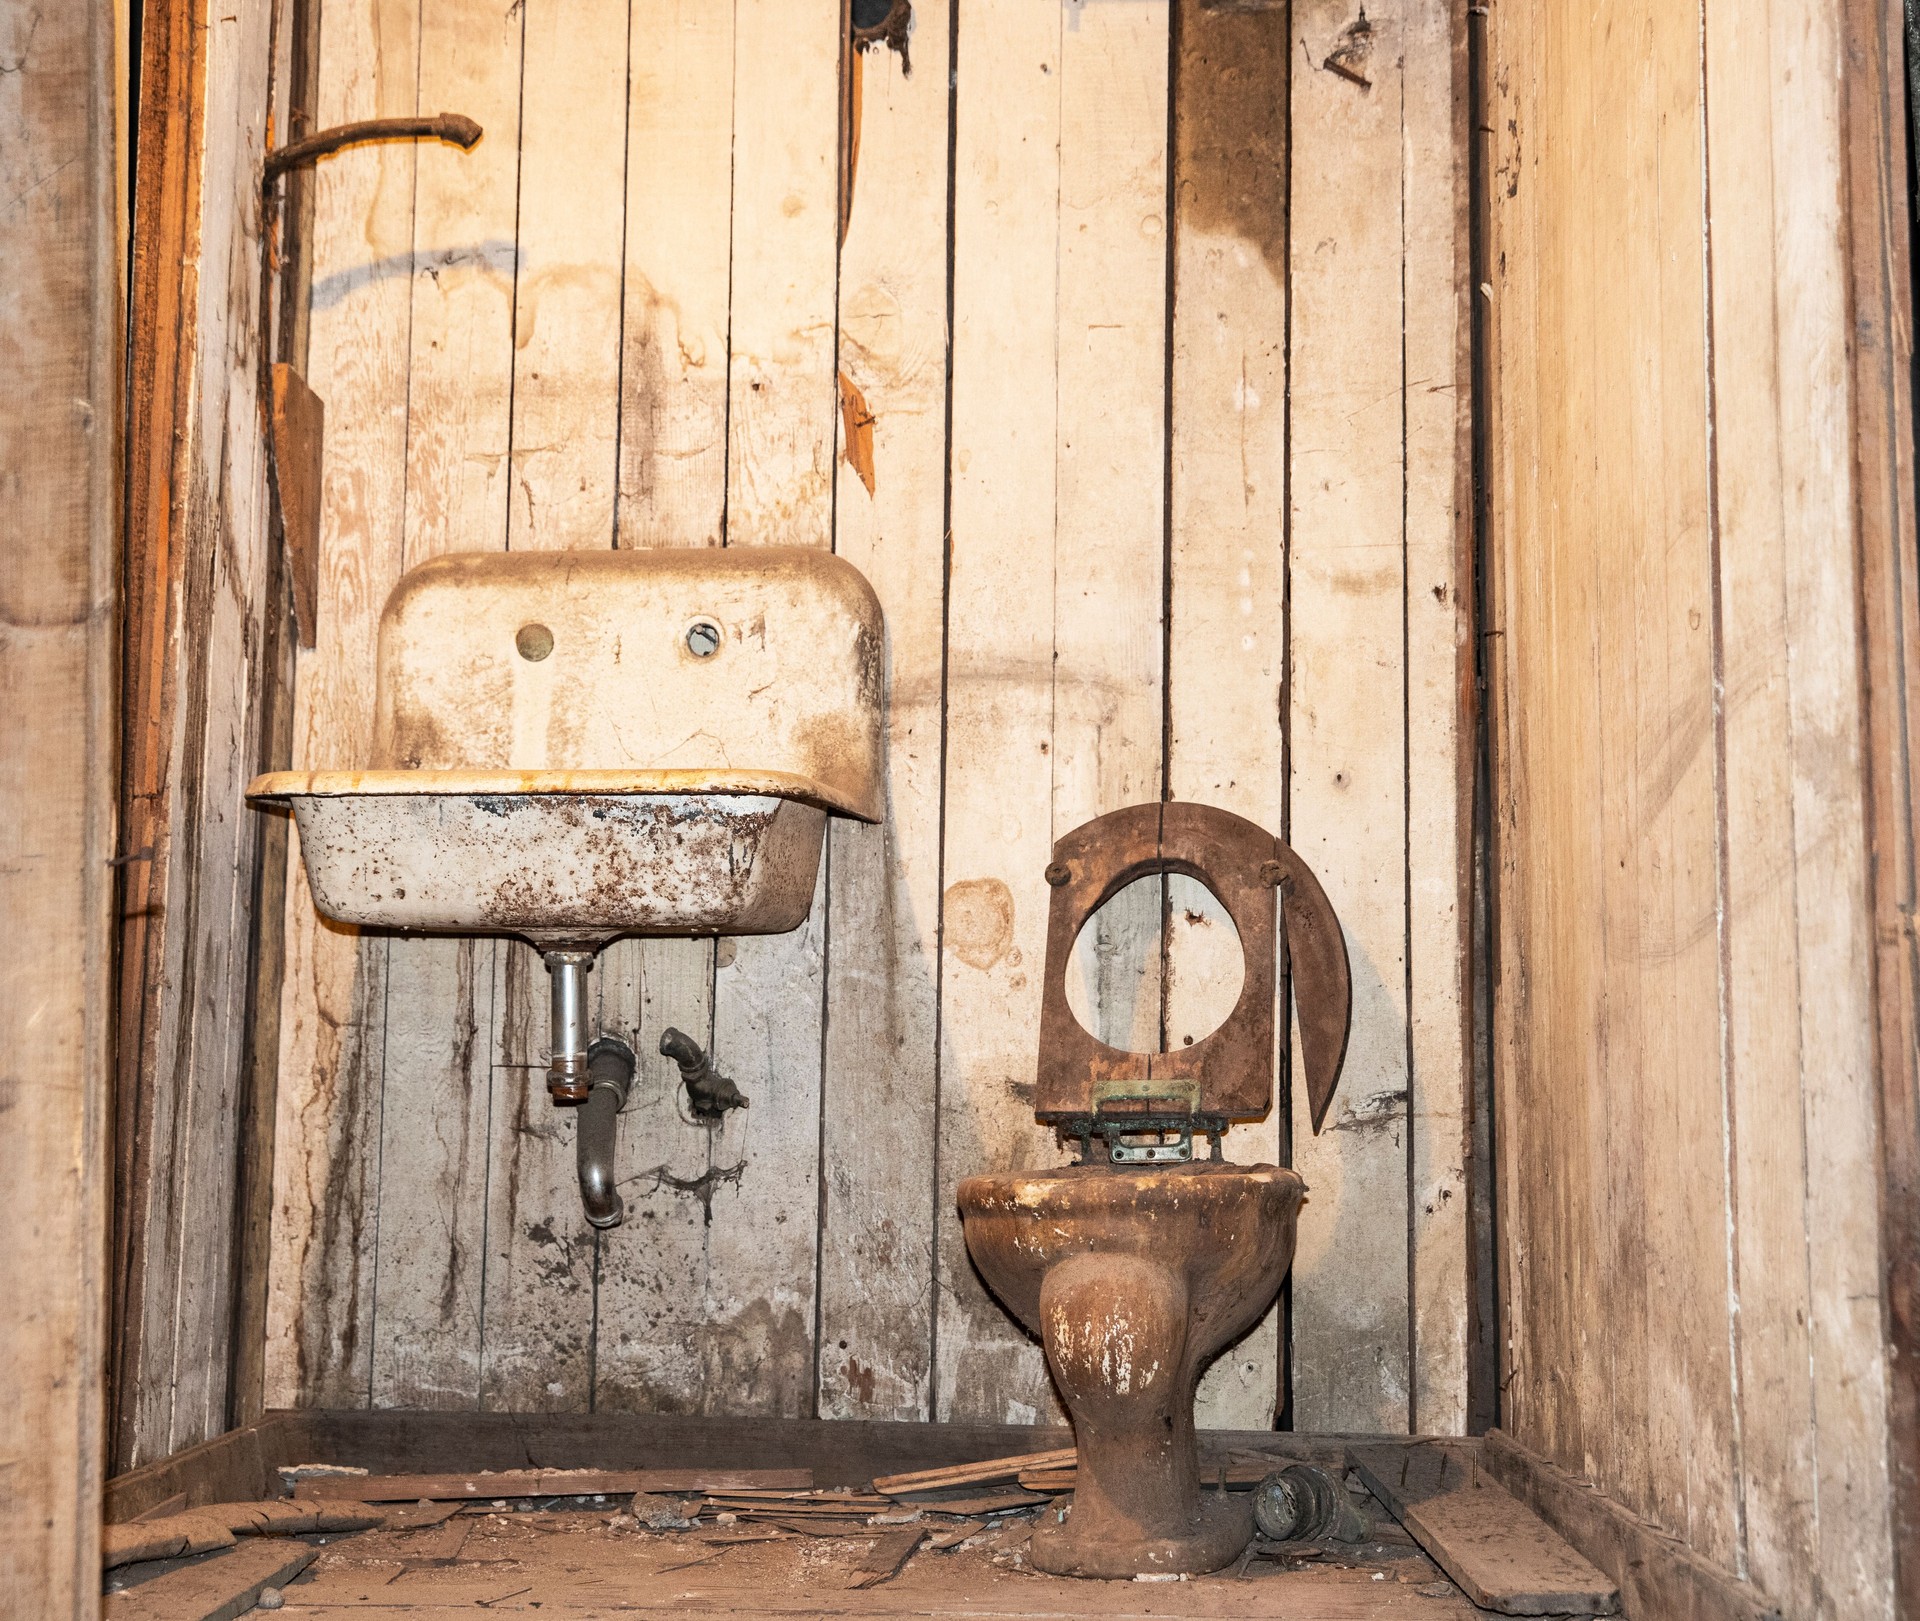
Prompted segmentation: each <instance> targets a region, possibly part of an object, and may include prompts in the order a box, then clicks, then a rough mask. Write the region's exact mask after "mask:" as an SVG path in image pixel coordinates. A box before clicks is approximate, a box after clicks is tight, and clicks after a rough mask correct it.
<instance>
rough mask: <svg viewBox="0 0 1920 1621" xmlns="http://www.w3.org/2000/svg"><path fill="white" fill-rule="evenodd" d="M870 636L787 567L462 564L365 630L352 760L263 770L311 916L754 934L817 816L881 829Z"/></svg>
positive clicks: (698, 558)
mask: <svg viewBox="0 0 1920 1621" xmlns="http://www.w3.org/2000/svg"><path fill="white" fill-rule="evenodd" d="M882 657H883V653H882V644H881V618H880V608H879V604H878V602H877V601H876V600H875V598H874V596H873V592H872V590H871V588H870V587H869V586H868V585H867V582H866V581H865V580H864V579H863V578H862V577H861V575H860V574H859V572H858V571H857V570H856V569H854V568H853V567H852V566H851V565H850V564H847V563H845V562H843V561H841V560H840V559H838V558H836V557H833V556H832V555H831V554H828V553H824V552H816V551H813V550H809V549H803V548H795V547H753V548H736V549H730V550H715V549H707V548H687V549H655V550H642V551H624V552H622V551H607V552H544V553H475V554H462V555H453V556H448V557H442V558H437V559H435V560H434V561H432V562H429V563H425V564H422V565H421V566H420V567H418V568H416V569H414V570H412V571H411V572H409V573H408V574H407V575H406V577H405V578H404V579H402V580H401V581H400V583H399V585H398V586H397V587H395V589H394V592H393V595H392V596H391V597H390V598H389V599H388V602H387V606H386V610H385V612H384V613H383V615H382V617H381V622H380V647H379V659H378V670H377V678H376V712H375V725H374V742H373V749H372V759H371V760H369V761H368V762H367V763H366V765H365V766H363V767H357V768H349V769H334V770H315V771H280V772H273V773H270V774H268V775H267V776H263V777H260V778H258V779H257V780H256V781H255V782H254V783H253V784H252V785H251V786H250V787H249V789H248V797H249V798H251V799H253V800H255V801H256V802H260V803H268V804H285V805H289V806H291V807H292V810H293V814H294V818H295V821H296V823H297V825H298V828H299V834H300V851H301V855H302V858H303V859H304V861H305V864H306V869H307V877H308V882H309V885H310V887H311V889H312V892H313V897H314V902H315V904H316V905H317V906H318V907H319V909H320V910H321V911H322V912H324V913H325V914H326V915H327V916H329V917H331V918H334V919H337V920H338V921H340V922H342V923H353V924H361V925H372V926H379V927H390V928H402V929H420V930H432V931H441V932H452V933H507V934H516V935H521V936H524V937H525V938H527V939H530V940H532V941H533V942H534V943H535V944H537V945H540V946H541V947H542V948H543V949H551V948H555V947H561V946H565V947H570V948H580V949H585V950H592V949H595V948H597V947H598V946H600V945H602V944H604V943H605V942H606V941H608V940H610V939H613V938H615V937H617V936H619V935H622V934H647V935H689V934H730V935H732V934H775V933H780V932H783V931H785V930H788V929H792V928H795V927H797V926H798V925H799V924H800V922H801V921H802V920H803V919H804V918H805V917H806V915H807V911H808V908H809V906H810V905H811V903H812V899H813V890H814V882H815V878H816V875H817V873H818V869H819V864H820V850H821V845H822V842H823V837H824V834H825V829H826V819H827V817H828V816H829V815H830V814H837V815H843V816H851V817H855V818H858V819H860V820H864V821H877V820H878V819H879V817H880V814H881V789H880V750H881V742H880V726H881V714H880V708H881V692H882V687H883V679H882Z"/></svg>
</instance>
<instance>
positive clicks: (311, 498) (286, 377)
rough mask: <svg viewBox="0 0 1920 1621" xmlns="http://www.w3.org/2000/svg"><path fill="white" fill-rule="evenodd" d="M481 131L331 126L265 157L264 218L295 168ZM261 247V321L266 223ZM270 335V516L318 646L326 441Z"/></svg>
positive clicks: (445, 119) (307, 640) (311, 401)
mask: <svg viewBox="0 0 1920 1621" xmlns="http://www.w3.org/2000/svg"><path fill="white" fill-rule="evenodd" d="M483 133H484V132H483V131H482V130H481V128H480V126H479V125H478V124H476V123H475V122H474V121H473V120H472V119H471V118H467V117H465V116H463V115H462V114H460V113H435V114H434V115H433V116H432V117H430V118H421V117H411V118H363V119H361V120H359V121H358V122H357V123H352V124H336V125H334V127H333V128H332V129H323V130H321V131H320V132H319V133H318V134H316V135H308V136H305V137H304V138H302V139H300V140H298V141H289V142H288V143H287V144H286V145H285V146H279V147H275V148H274V149H273V151H271V152H269V153H268V154H267V156H266V162H265V164H264V166H263V168H262V172H261V178H260V189H261V193H262V195H263V197H264V198H265V199H266V204H265V212H266V214H267V217H268V220H269V222H271V220H272V218H273V208H272V193H273V187H274V182H275V181H277V180H279V179H280V177H281V176H282V175H285V174H288V173H290V172H291V171H293V170H295V169H306V168H310V167H312V165H314V164H315V163H318V162H319V161H320V159H322V158H324V157H327V156H329V155H331V154H332V153H335V152H338V151H340V150H341V149H342V148H343V147H348V146H362V145H365V144H367V143H369V142H373V141H427V140H431V141H448V142H451V143H452V144H453V145H454V146H457V147H459V148H460V150H461V151H462V152H471V151H472V150H473V149H474V147H475V146H476V145H478V144H479V140H480V137H481V135H482V134H483ZM267 230H268V233H269V235H268V247H267V249H266V250H265V251H263V252H262V253H261V255H260V319H261V321H262V322H263V323H265V322H266V321H267V320H268V312H269V311H270V310H271V308H272V305H273V300H272V297H271V296H270V293H269V288H270V285H271V282H272V277H273V269H274V264H275V262H276V255H275V253H274V250H273V246H272V230H273V227H272V224H271V223H269V224H268V226H267ZM272 350H273V345H272V337H271V332H270V331H269V333H268V334H267V335H266V336H264V337H263V338H262V340H261V344H260V370H261V377H260V398H261V402H262V405H263V408H264V411H265V416H266V424H265V426H266V434H267V451H268V456H267V465H268V467H269V469H270V470H271V473H272V478H271V480H270V484H271V488H272V492H273V502H274V510H275V511H276V512H277V513H278V514H279V518H280V535H281V540H282V544H283V545H284V546H285V547H286V556H287V574H288V581H289V587H290V590H291V594H292V597H293V618H294V626H295V630H296V633H297V635H298V636H299V639H300V645H301V646H302V647H312V646H314V645H315V644H316V643H317V642H318V640H319V628H318V619H319V612H320V472H321V462H320V449H321V444H322V441H323V440H324V439H325V437H326V407H325V405H324V404H323V403H322V401H321V399H320V396H319V395H317V394H315V393H314V391H313V390H312V389H310V388H308V387H307V382H306V379H305V378H304V377H302V376H301V375H300V373H299V372H298V371H296V370H295V369H294V367H293V366H291V365H289V364H287V363H286V362H285V361H275V360H273V358H272Z"/></svg>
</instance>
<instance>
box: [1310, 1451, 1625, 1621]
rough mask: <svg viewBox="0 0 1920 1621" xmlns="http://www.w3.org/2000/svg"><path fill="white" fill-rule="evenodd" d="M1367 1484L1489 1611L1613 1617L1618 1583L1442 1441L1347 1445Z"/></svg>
mask: <svg viewBox="0 0 1920 1621" xmlns="http://www.w3.org/2000/svg"><path fill="white" fill-rule="evenodd" d="M1347 1460H1348V1462H1349V1463H1350V1464H1351V1465H1352V1467H1353V1468H1355V1469H1356V1470H1358V1471H1359V1473H1360V1478H1361V1479H1362V1480H1364V1481H1365V1482H1366V1484H1367V1489H1368V1490H1369V1491H1371V1492H1372V1493H1373V1494H1374V1496H1376V1497H1378V1498H1379V1499H1380V1501H1381V1502H1382V1503H1384V1504H1386V1506H1387V1507H1388V1508H1389V1509H1390V1510H1392V1512H1393V1514H1394V1516H1395V1517H1396V1518H1397V1519H1398V1520H1399V1521H1400V1523H1401V1524H1402V1525H1404V1526H1405V1527H1406V1528H1407V1530H1408V1531H1410V1532H1411V1533H1412V1534H1413V1537H1414V1540H1415V1541H1417V1542H1418V1543H1419V1544H1420V1546H1421V1547H1422V1548H1424V1549H1425V1550H1426V1552H1427V1553H1428V1554H1430V1555H1431V1556H1432V1558H1433V1560H1434V1563H1436V1564H1437V1565H1439V1567H1440V1568H1441V1569H1442V1570H1444V1571H1445V1572H1446V1573H1447V1575H1448V1576H1450V1577H1452V1578H1453V1580H1454V1581H1455V1582H1456V1583H1458V1584H1459V1586H1460V1588H1461V1590H1462V1591H1463V1592H1465V1593H1466V1595H1467V1597H1468V1598H1470V1599H1472V1600H1473V1602H1474V1603H1475V1604H1477V1605H1479V1606H1480V1607H1481V1608H1482V1609H1485V1610H1492V1611H1493V1612H1494V1613H1496V1614H1498V1615H1556V1616H1559V1615H1566V1616H1586V1615H1615V1614H1618V1613H1619V1609H1620V1592H1619V1589H1618V1588H1617V1587H1616V1586H1615V1585H1614V1583H1613V1581H1612V1580H1611V1579H1610V1578H1609V1577H1608V1576H1607V1575H1606V1574H1605V1573H1604V1572H1602V1571H1601V1570H1599V1569H1598V1568H1597V1567H1596V1566H1594V1565H1592V1564H1590V1563H1589V1562H1588V1561H1587V1560H1586V1559H1584V1558H1582V1557H1581V1555H1580V1554H1579V1553H1577V1552H1575V1550H1574V1549H1573V1548H1572V1546H1570V1545H1569V1544H1568V1542H1567V1541H1566V1539H1565V1538H1563V1537H1562V1536H1561V1535H1560V1534H1559V1533H1558V1532H1557V1531H1555V1530H1554V1529H1553V1528H1552V1527H1551V1526H1550V1525H1548V1524H1547V1522H1546V1521H1545V1520H1543V1519H1541V1518H1540V1516H1539V1515H1537V1514H1535V1513H1534V1512H1533V1510H1532V1509H1530V1508H1528V1507H1527V1506H1526V1505H1525V1504H1524V1503H1522V1502H1520V1501H1519V1500H1518V1499H1517V1498H1515V1497H1513V1496H1511V1495H1510V1494H1509V1493H1508V1492H1507V1491H1506V1489H1505V1488H1504V1487H1502V1486H1501V1485H1500V1484H1499V1483H1498V1482H1497V1481H1496V1480H1495V1479H1494V1478H1493V1477H1492V1476H1491V1475H1489V1474H1487V1473H1486V1472H1485V1471H1484V1470H1482V1469H1481V1468H1480V1465H1479V1459H1478V1456H1477V1454H1475V1453H1474V1452H1473V1451H1471V1450H1468V1449H1464V1448H1461V1449H1456V1448H1454V1447H1451V1446H1448V1445H1446V1444H1444V1443H1442V1444H1436V1445H1430V1446H1419V1445H1415V1446H1405V1445H1401V1444H1397V1443H1383V1444H1380V1445H1359V1446H1350V1447H1348V1448H1347Z"/></svg>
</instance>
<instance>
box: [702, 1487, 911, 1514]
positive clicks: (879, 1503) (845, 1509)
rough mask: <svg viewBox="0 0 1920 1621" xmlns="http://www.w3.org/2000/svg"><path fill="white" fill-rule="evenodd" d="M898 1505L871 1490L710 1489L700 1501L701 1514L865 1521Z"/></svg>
mask: <svg viewBox="0 0 1920 1621" xmlns="http://www.w3.org/2000/svg"><path fill="white" fill-rule="evenodd" d="M896 1507H898V1505H897V1504H896V1503H895V1502H894V1501H893V1499H892V1498H890V1497H880V1496H875V1495H872V1494H869V1493H854V1492H797V1491H795V1492H779V1491H736V1492H708V1493H707V1494H706V1495H705V1496H704V1497H703V1498H702V1500H701V1502H700V1505H699V1513H701V1514H702V1515H705V1514H734V1515H738V1516H740V1517H742V1518H760V1519H781V1520H784V1519H801V1518H812V1517H815V1516H819V1517H822V1518H827V1519H845V1518H848V1517H850V1516H853V1517H858V1518H859V1519H860V1520H861V1521H862V1522H864V1521H865V1519H866V1517H867V1516H868V1515H871V1514H884V1513H887V1512H888V1511H889V1510H892V1509H894V1508H896Z"/></svg>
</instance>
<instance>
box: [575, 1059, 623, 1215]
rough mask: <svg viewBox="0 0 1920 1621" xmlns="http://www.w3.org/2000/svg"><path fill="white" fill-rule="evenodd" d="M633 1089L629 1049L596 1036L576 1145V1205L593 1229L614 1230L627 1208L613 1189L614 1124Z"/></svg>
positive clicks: (615, 1125)
mask: <svg viewBox="0 0 1920 1621" xmlns="http://www.w3.org/2000/svg"><path fill="white" fill-rule="evenodd" d="M632 1089H633V1049H632V1048H631V1047H629V1046H628V1045H627V1044H626V1043H625V1042H624V1041H622V1040H621V1039H620V1038H619V1037H618V1036H600V1037H597V1038H596V1039H595V1041H594V1043H593V1045H592V1046H591V1047H589V1048H588V1049H587V1101H586V1102H585V1103H583V1104H581V1105H580V1120H579V1124H578V1126H577V1127H576V1128H575V1129H576V1132H577V1135H576V1137H575V1147H576V1149H577V1151H578V1155H579V1163H580V1206H581V1208H582V1209H583V1210H585V1211H586V1213H587V1220H588V1221H590V1222H591V1223H592V1224H593V1225H594V1226H596V1227H618V1226H619V1225H620V1222H621V1218H622V1217H623V1216H625V1214H626V1206H625V1204H624V1203H623V1202H622V1200H621V1198H620V1195H619V1193H618V1192H617V1191H616V1190H615V1187H614V1176H613V1156H614V1147H615V1145H616V1143H617V1141H618V1126H617V1122H618V1121H619V1118H620V1111H621V1110H622V1109H624V1108H625V1107H626V1106H627V1094H628V1093H629V1092H630V1091H632Z"/></svg>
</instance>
